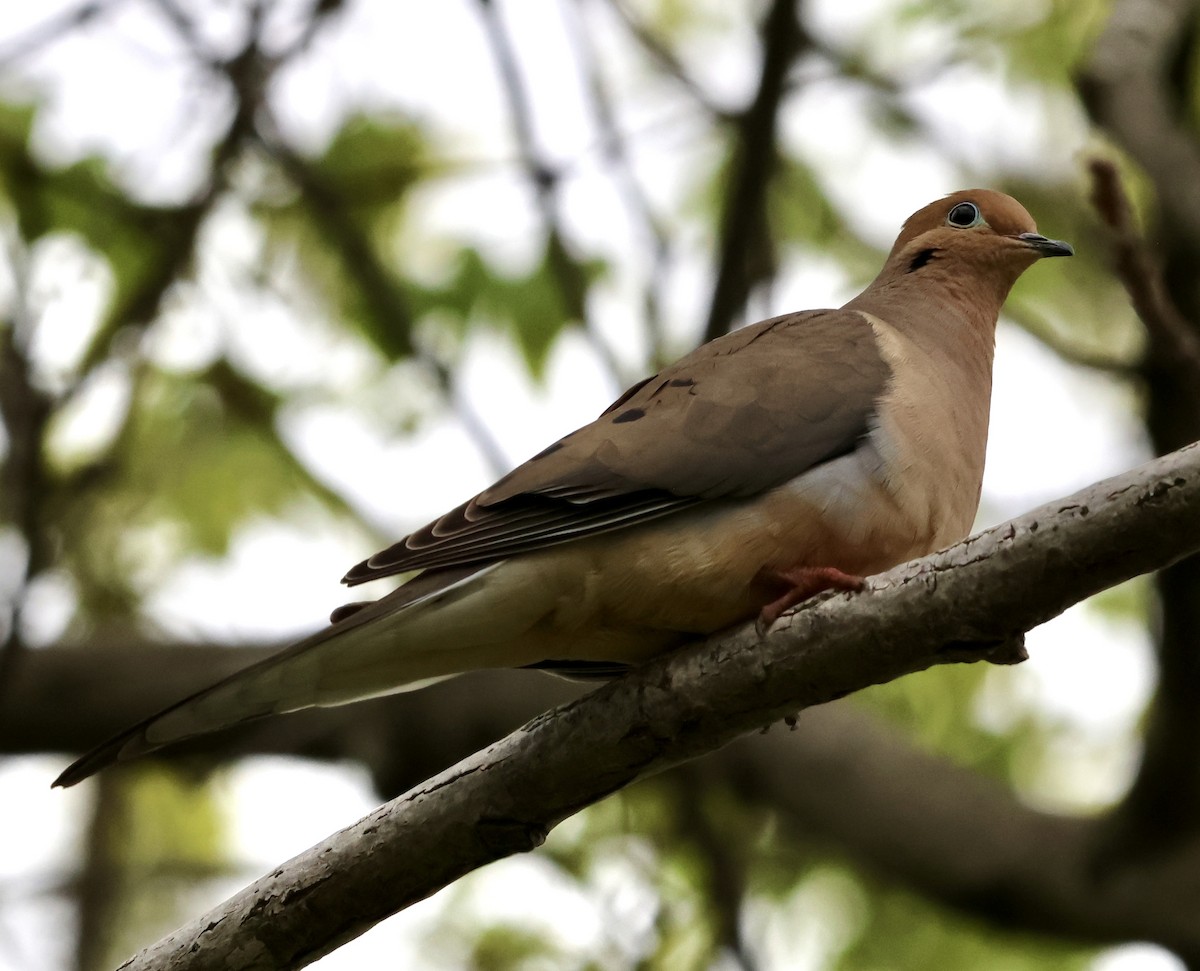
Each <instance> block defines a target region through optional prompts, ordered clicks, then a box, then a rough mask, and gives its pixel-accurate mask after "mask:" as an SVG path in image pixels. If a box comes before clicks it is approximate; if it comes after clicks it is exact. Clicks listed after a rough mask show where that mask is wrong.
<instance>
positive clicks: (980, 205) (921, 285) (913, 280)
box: [852, 189, 1074, 326]
mask: <svg viewBox="0 0 1200 971" xmlns="http://www.w3.org/2000/svg"><path fill="white" fill-rule="evenodd" d="M1073 253H1074V250H1073V249H1072V248H1071V246H1070V244H1069V243H1064V242H1062V241H1061V240H1056V239H1047V238H1046V237H1045V236H1043V235H1041V234H1040V233H1039V232H1038V231H1037V225H1036V224H1035V223H1034V221H1033V217H1032V216H1030V215H1029V213H1028V212H1027V211H1026V210H1025V207H1024V206H1022V205H1021V204H1020V203H1019V202H1017V200H1016V199H1014V198H1012V197H1011V196H1007V195H1005V194H1004V193H1002V192H995V191H993V190H991V189H963V190H960V191H959V192H954V193H951V194H950V195H948V196H946V197H945V198H943V199H939V200H938V201H937V202H931V203H930V204H929V205H927V206H926V207H925V208H923V209H919V210H917V211H916V212H915V213H913V214H912V215H911V216H909V217H908V219H907V220H906V221H905V223H904V227H903V229H901V231H900V236H899V237H898V238H897V239H896V243H895V245H894V246H892V251H891V253H889V254H888V258H887V262H886V263H885V264H884V267H883V269H882V270H881V271H880V273H879V276H878V277H876V279H875V282H874V283H872V284H871V286H870V287H868V288H867V290H866V291H865V292H864V293H863V294H862V295H861V296H860V297H859V298H856V300H855V301H852V304H860V305H861V304H867V303H875V302H876V299H873V298H880V297H882V298H885V299H895V298H897V297H899V296H900V295H901V294H904V295H905V296H906V297H907V298H908V299H913V298H914V297H919V298H921V299H922V300H931V301H935V302H938V303H945V302H950V303H952V304H955V305H957V306H958V307H959V308H961V309H963V310H966V309H967V308H970V309H969V310H968V311H967V312H968V313H969V315H970V316H972V317H974V316H978V317H979V318H980V320H981V322H983V321H987V320H989V319H990V324H991V325H993V326H994V324H995V321H996V315H997V314H998V313H999V311H1000V306H1001V304H1003V303H1004V300H1005V298H1006V297H1007V296H1008V291H1009V290H1010V289H1011V288H1012V285H1013V284H1014V283H1015V282H1016V281H1017V277H1019V276H1020V275H1021V274H1022V273H1023V272H1024V271H1025V270H1027V269H1028V268H1029V267H1030V266H1032V265H1033V264H1034V263H1036V262H1037V261H1038V260H1039V259H1041V258H1042V257H1046V256H1071V255H1073ZM863 309H869V308H868V307H866V306H863Z"/></svg>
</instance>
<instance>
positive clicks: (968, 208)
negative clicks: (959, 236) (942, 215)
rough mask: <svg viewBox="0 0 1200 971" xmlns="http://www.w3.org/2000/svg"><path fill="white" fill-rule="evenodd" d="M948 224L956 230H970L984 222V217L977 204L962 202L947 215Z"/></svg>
mask: <svg viewBox="0 0 1200 971" xmlns="http://www.w3.org/2000/svg"><path fill="white" fill-rule="evenodd" d="M946 222H948V223H949V224H950V225H951V226H954V227H955V228H956V229H970V228H971V227H972V226H978V225H979V224H980V223H981V222H983V216H982V215H981V214H980V212H979V207H978V206H977V205H975V203H973V202H960V203H959V204H958V205H957V206H955V207H954V208H953V209H951V210H950V212H949V213H948V214H947V215H946Z"/></svg>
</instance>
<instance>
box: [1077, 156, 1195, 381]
mask: <svg viewBox="0 0 1200 971" xmlns="http://www.w3.org/2000/svg"><path fill="white" fill-rule="evenodd" d="M1088 170H1089V171H1090V172H1091V176H1092V195H1091V201H1092V205H1093V206H1094V207H1095V209H1096V212H1097V213H1098V214H1099V215H1100V218H1101V219H1102V220H1104V224H1105V225H1106V226H1107V227H1108V228H1109V229H1110V230H1111V232H1112V253H1113V265H1114V268H1115V270H1116V273H1117V277H1118V278H1119V279H1120V281H1121V283H1122V284H1123V285H1124V287H1125V292H1126V293H1128V294H1129V300H1130V302H1131V303H1132V304H1133V309H1134V310H1135V311H1137V315H1138V317H1140V318H1141V320H1142V323H1143V324H1144V325H1145V327H1146V332H1147V334H1148V335H1149V337H1150V341H1149V344H1148V347H1147V354H1148V355H1149V357H1150V358H1152V359H1153V363H1154V364H1155V366H1158V367H1161V366H1163V365H1170V366H1175V367H1178V366H1183V367H1187V368H1189V369H1190V370H1192V372H1193V373H1194V375H1195V380H1197V381H1200V337H1198V336H1197V334H1196V331H1195V329H1194V328H1193V326H1192V324H1191V323H1190V322H1189V321H1188V320H1187V318H1186V317H1184V315H1183V314H1182V313H1180V311H1179V308H1178V307H1176V306H1175V304H1174V302H1173V301H1172V300H1171V297H1170V295H1169V294H1168V293H1167V288H1166V286H1165V284H1164V283H1163V277H1162V270H1161V268H1160V267H1159V265H1158V263H1157V261H1156V260H1155V259H1154V257H1153V256H1152V255H1151V254H1150V251H1149V248H1148V247H1147V246H1146V242H1145V240H1144V239H1143V238H1142V235H1141V233H1139V232H1138V229H1137V226H1136V224H1135V222H1134V218H1133V206H1132V205H1130V202H1129V196H1128V195H1127V194H1126V192H1125V187H1124V185H1123V184H1122V182H1121V174H1120V172H1119V171H1118V170H1117V167H1116V165H1114V164H1113V163H1112V162H1111V161H1109V160H1108V159H1105V158H1093V159H1092V160H1091V161H1090V162H1089V163H1088Z"/></svg>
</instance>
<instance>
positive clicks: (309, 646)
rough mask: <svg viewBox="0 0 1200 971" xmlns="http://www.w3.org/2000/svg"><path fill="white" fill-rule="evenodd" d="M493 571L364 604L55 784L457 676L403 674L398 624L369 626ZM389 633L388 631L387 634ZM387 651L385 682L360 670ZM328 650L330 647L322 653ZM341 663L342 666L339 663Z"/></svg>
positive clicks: (181, 705)
mask: <svg viewBox="0 0 1200 971" xmlns="http://www.w3.org/2000/svg"><path fill="white" fill-rule="evenodd" d="M491 569H492V567H483V568H480V567H478V566H474V567H461V568H458V569H455V570H440V571H436V572H435V573H423V574H421V575H419V576H417V577H414V578H413V579H412V580H411V581H409V582H408V583H406V584H405V585H404V586H402V587H400V588H399V589H398V590H395V591H394V592H392V593H391V594H389V595H388V596H386V597H384V598H382V599H381V600H379V601H377V602H375V603H373V604H369V605H365V606H363V607H362V608H361V609H357V610H355V611H353V612H352V613H350V614H348V615H345V616H344V619H341V620H339V622H337V623H335V624H334V625H332V626H330V627H327V628H325V629H323V630H321V631H318V632H317V633H315V634H313V635H312V636H310V637H307V638H305V639H304V640H302V641H299V642H298V643H296V644H293V645H292V646H291V647H288V648H285V649H284V650H282V651H280V652H279V653H278V654H274V655H272V656H271V657H269V658H265V659H264V660H262V661H259V662H258V663H257V664H253V665H251V666H250V667H248V668H245V669H244V670H242V671H238V672H237V673H236V674H233V675H230V676H229V677H228V678H225V679H224V680H222V681H219V682H217V683H216V684H214V685H210V686H209V687H207V688H204V689H202V690H200V691H197V692H196V693H195V694H193V695H190V696H189V697H187V698H184V699H183V700H182V701H179V702H177V703H176V704H174V705H171V706H170V707H169V708H165V709H163V710H162V711H160V712H158V713H157V714H154V715H151V716H150V717H149V718H147V719H145V720H144V721H141V722H139V723H138V724H136V725H134V726H133V727H132V728H128V729H126V730H125V731H123V732H121V733H120V734H118V735H115V736H114V737H113V738H110V739H109V740H108V741H106V742H104V743H103V744H101V745H99V746H98V747H97V748H95V749H93V750H92V751H90V752H88V753H87V754H86V755H84V756H82V757H81V758H79V759H77V760H76V761H74V762H72V763H71V764H70V765H69V766H67V768H66V769H65V770H63V772H62V774H61V775H59V777H58V778H57V779H55V780H54V783H53V785H55V786H64V787H65V786H73V785H75V784H76V783H78V782H82V781H83V780H84V779H86V778H88V777H89V776H91V775H94V774H95V773H96V772H99V771H100V770H101V769H103V768H104V767H105V766H108V765H110V764H112V763H113V762H118V761H124V760H127V759H132V758H136V757H137V756H140V755H145V754H147V753H150V752H153V751H156V750H157V749H160V748H163V747H164V746H167V745H171V744H173V743H175V742H179V741H182V740H184V739H186V738H191V737H193V736H196V735H202V734H205V733H207V732H213V731H217V730H218V729H221V728H226V727H229V726H231V725H236V724H239V723H241V722H246V721H252V720H254V719H257V718H262V717H264V716H266V715H274V714H281V713H283V712H287V711H297V710H299V709H301V708H311V707H315V706H329V705H338V704H345V703H347V702H350V701H354V700H358V699H360V698H366V697H372V696H375V695H380V694H390V693H393V692H397V691H406V690H413V689H415V688H420V687H424V686H426V685H428V684H431V683H433V682H435V681H441V680H443V679H444V678H447V677H453V676H454V674H457V673H459V672H458V671H448V672H435V673H429V672H413V677H411V678H408V679H407V680H406V678H405V675H404V673H403V667H404V664H403V661H404V655H405V652H404V651H403V649H399V650H397V649H395V647H394V645H393V644H392V643H391V640H392V638H393V637H394V634H395V632H394V629H393V625H390V624H389V625H377V626H376V627H369V626H368V625H371V624H373V623H374V622H376V621H379V620H381V619H383V618H386V617H389V616H392V615H395V614H398V613H399V612H400V611H409V610H412V609H413V608H416V607H419V606H421V605H434V604H437V603H439V602H440V601H441V600H442V599H443V598H444V597H445V596H446V595H449V594H451V593H452V592H453V591H455V590H457V589H459V588H461V587H463V585H464V584H467V583H468V582H469V581H471V580H472V579H473V578H475V577H478V576H481V575H483V574H484V573H487V572H489V571H490V570H491ZM382 628H386V629H382ZM356 645H357V646H362V647H364V648H366V649H367V651H369V652H372V653H374V654H375V655H376V656H379V655H381V654H383V653H385V652H386V654H387V655H388V656H389V663H388V664H387V666H386V677H387V678H388V679H390V680H385V681H380V680H372V679H371V675H372V673H373V672H372V670H371V668H370V667H369V666H368V667H366V668H365V669H362V670H357V669H356V661H357V660H358V659H357V658H356V656H355V652H354V650H353V648H354V647H355V646H356ZM321 647H324V648H326V650H321V651H318V650H316V649H317V648H321ZM339 662H341V663H339Z"/></svg>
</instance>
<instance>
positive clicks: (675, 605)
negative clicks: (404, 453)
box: [54, 189, 1074, 786]
mask: <svg viewBox="0 0 1200 971" xmlns="http://www.w3.org/2000/svg"><path fill="white" fill-rule="evenodd" d="M1073 253H1074V250H1073V249H1072V247H1071V246H1070V244H1068V243H1066V242H1063V241H1061V240H1055V239H1048V238H1047V237H1045V236H1043V235H1041V234H1040V233H1039V232H1038V231H1037V226H1036V225H1035V223H1034V220H1033V218H1032V217H1031V216H1030V215H1029V213H1028V212H1027V211H1026V209H1025V208H1024V207H1023V206H1022V205H1021V204H1020V203H1019V202H1017V201H1016V200H1015V199H1013V198H1012V197H1010V196H1008V195H1005V194H1003V193H1001V192H998V191H995V190H989V189H967V190H960V191H958V192H954V193H951V194H950V195H948V196H945V197H943V198H941V199H939V200H937V201H935V202H932V203H930V204H929V205H927V206H925V207H924V208H922V209H919V210H918V211H917V212H915V213H914V214H913V215H912V216H910V217H909V218H908V219H907V220H906V221H905V222H904V224H903V227H902V229H901V231H900V234H899V236H898V237H897V239H896V241H895V244H894V245H893V246H892V249H891V251H890V253H889V254H888V256H887V259H886V261H885V262H884V265H883V268H882V269H881V270H880V272H879V275H878V276H877V277H875V279H874V280H873V281H872V282H871V284H870V285H869V286H868V287H867V288H866V289H865V290H863V291H862V292H861V293H860V294H858V295H857V296H856V297H854V298H853V299H852V300H850V301H849V302H848V303H846V304H845V305H844V306H843V307H841V308H840V309H824V310H808V311H803V312H796V313H788V314H784V315H782V316H778V317H773V318H771V319H769V320H764V321H762V322H761V323H758V324H754V325H751V326H747V327H744V328H741V329H738V330H734V331H732V332H730V333H728V334H725V335H724V336H721V337H718V338H716V339H715V340H712V341H710V342H708V343H706V344H703V345H701V346H700V347H699V348H697V349H696V350H694V351H692V352H691V353H690V354H688V355H686V356H685V357H683V358H681V359H680V360H678V361H677V362H675V363H674V364H672V365H670V366H668V367H666V368H664V369H663V370H661V371H659V372H658V373H657V374H654V375H652V376H651V377H648V378H646V379H645V380H643V381H641V382H639V383H637V384H635V385H634V386H633V387H631V388H629V390H627V391H626V392H625V393H624V394H622V395H621V396H620V397H619V398H618V399H617V400H616V401H615V402H614V403H613V404H612V405H610V406H609V407H608V408H607V409H606V410H605V411H604V412H603V413H602V414H601V415H600V416H599V417H598V418H597V419H596V420H595V421H593V422H591V423H590V424H587V425H584V426H583V427H581V428H579V429H578V430H576V431H574V432H572V433H570V434H569V435H566V436H565V437H564V438H561V439H559V440H558V441H556V442H554V443H553V444H552V445H550V446H549V447H548V448H546V449H544V450H543V451H541V452H539V453H538V454H537V455H535V456H533V457H532V458H530V459H529V460H528V461H526V462H524V463H523V464H521V465H519V466H518V467H517V468H515V469H514V470H513V471H511V472H509V473H508V474H507V475H505V476H503V477H502V478H500V479H499V480H498V481H497V482H495V483H494V484H493V485H491V486H490V487H488V488H487V489H485V490H484V491H482V492H480V493H479V494H478V495H476V496H475V497H473V498H472V499H470V500H469V501H467V502H465V503H463V504H462V505H460V506H458V507H457V508H455V509H453V510H451V511H450V512H447V513H446V514H445V515H443V516H441V517H439V518H438V519H436V520H434V521H433V522H432V523H430V524H428V525H427V526H425V527H424V528H422V529H418V530H417V531H416V532H413V533H411V534H410V535H408V536H407V537H405V538H404V539H402V540H400V541H399V542H398V543H395V544H394V545H392V546H390V547H388V548H387V549H385V550H383V551H382V552H379V553H377V554H375V555H374V556H372V557H370V558H369V559H366V560H364V561H363V562H361V563H359V564H358V565H357V566H355V567H353V568H352V569H351V570H350V571H349V572H348V573H347V574H346V576H345V577H344V579H343V582H345V583H347V584H349V585H356V584H359V583H364V582H366V581H369V580H376V579H379V578H383V577H392V576H396V575H399V574H410V573H414V571H415V575H413V576H411V577H410V578H409V579H407V581H406V582H404V583H403V584H402V585H401V586H399V587H398V588H397V589H395V590H394V591H392V592H391V593H390V594H387V595H385V596H383V597H382V598H381V599H379V600H376V601H374V602H367V603H355V604H349V605H347V606H346V607H343V608H339V609H338V610H336V611H334V613H333V615H332V617H331V623H330V625H329V626H328V627H326V628H324V629H322V630H321V631H319V632H317V633H315V634H313V635H312V636H310V637H308V638H306V639H304V640H301V641H299V642H298V643H296V644H294V645H292V646H291V647H288V648H285V649H283V650H282V651H281V652H279V653H277V654H275V655H273V656H271V657H269V658H267V659H265V660H263V661H260V662H259V663H257V664H254V665H252V666H250V667H248V668H246V669H245V670H243V671H241V672H239V673H236V674H234V675H232V676H231V677H228V678H226V679H225V680H223V681H220V682H218V683H217V684H214V685H212V686H211V687H208V688H205V689H204V690H202V691H199V692H197V693H196V694H194V695H192V696H191V697H189V698H186V699H184V700H182V701H180V702H179V703H177V704H175V705H172V706H171V707H169V708H167V709H165V710H164V711H161V712H159V713H158V714H156V715H153V716H151V717H150V718H147V719H146V720H144V721H142V722H140V723H139V724H137V725H135V726H133V727H132V728H130V729H128V730H126V731H124V732H122V733H120V734H118V735H117V736H115V737H114V738H112V739H110V740H109V741H107V742H105V743H103V744H102V745H100V746H99V747H98V748H96V749H94V750H93V751H91V752H89V753H88V754H86V755H84V756H82V757H81V758H80V759H78V760H77V761H75V762H74V763H72V764H71V765H70V766H69V767H68V768H67V769H65V770H64V771H63V772H62V774H61V775H60V776H59V777H58V779H56V780H55V782H54V785H56V786H70V785H74V784H75V783H77V782H79V781H81V780H82V779H85V778H87V777H88V776H90V775H92V774H93V773H95V772H97V771H99V770H100V769H101V768H103V767H105V766H106V765H108V764H110V763H112V762H115V761H118V760H124V759H129V758H133V757H135V756H140V755H142V754H145V753H148V752H151V751H154V750H156V749H159V748H162V747H163V746H167V745H170V744H172V743H174V742H177V741H180V740H183V739H186V738H190V737H192V736H195V735H199V734H202V733H206V732H210V731H214V730H217V729H220V728H224V727H226V726H229V725H233V724H236V723H239V722H243V721H247V720H250V719H254V718H259V717H262V716H266V715H271V714H277V713H282V712H288V711H295V710H298V709H302V708H308V707H314V706H321V707H324V706H332V705H341V704H346V703H349V702H352V701H356V700H360V699H365V698H371V697H377V696H380V695H386V694H391V693H395V692H398V691H404V690H412V689H415V688H418V687H422V686H424V685H427V684H429V683H432V682H435V681H439V680H442V679H444V678H446V677H452V676H454V675H456V674H460V673H463V672H466V671H470V670H473V669H478V668H496V667H506V668H509V667H527V668H534V669H540V670H545V671H550V672H554V673H559V674H562V675H565V676H573V677H580V678H612V677H615V676H619V675H620V674H621V673H623V672H624V671H626V670H628V669H629V668H630V667H633V666H636V665H637V664H639V663H642V662H644V661H646V660H647V659H649V658H652V657H655V656H656V655H659V654H662V653H664V652H667V651H670V650H673V649H675V648H677V647H679V646H681V645H682V644H685V643H687V642H689V641H692V640H695V639H697V638H700V637H703V636H705V635H709V634H712V633H714V632H716V631H719V630H721V629H723V628H726V627H729V626H730V625H733V624H736V623H739V622H745V621H749V620H751V619H757V622H758V624H759V626H760V629H765V628H767V627H769V626H770V625H771V624H772V623H773V622H774V621H775V620H777V619H778V618H779V617H780V616H781V614H782V613H783V612H784V611H786V610H787V609H789V608H790V607H792V606H794V605H796V604H797V603H800V602H802V601H804V600H806V599H808V598H810V597H811V596H813V595H815V594H817V593H819V592H822V591H825V590H830V589H833V590H861V589H862V588H863V585H864V580H863V578H864V577H865V576H868V575H870V574H873V573H877V572H881V571H883V570H886V569H889V568H891V567H893V566H896V565H897V564H899V563H902V562H905V561H907V560H909V559H912V558H914V557H917V556H921V555H924V554H926V553H929V552H932V551H933V550H936V549H940V548H942V547H945V546H947V545H950V544H952V543H954V542H957V541H958V540H960V539H962V538H963V537H965V536H966V535H967V533H968V532H969V530H970V528H971V525H972V523H973V520H974V517H975V514H976V511H977V509H978V505H979V496H980V490H981V486H982V479H983V467H984V451H985V446H986V442H987V433H988V420H989V411H990V401H991V381H992V361H993V355H994V347H995V331H996V322H997V319H998V316H999V313H1000V310H1001V307H1002V305H1003V303H1004V301H1005V299H1006V298H1007V296H1008V293H1009V290H1010V289H1011V287H1012V286H1013V284H1014V283H1015V282H1016V280H1017V278H1018V277H1019V276H1020V275H1021V274H1022V273H1023V272H1024V271H1025V270H1026V269H1028V268H1029V267H1030V266H1032V265H1033V264H1034V263H1035V262H1037V261H1038V260H1039V259H1041V258H1043V257H1053V256H1070V255H1073Z"/></svg>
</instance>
